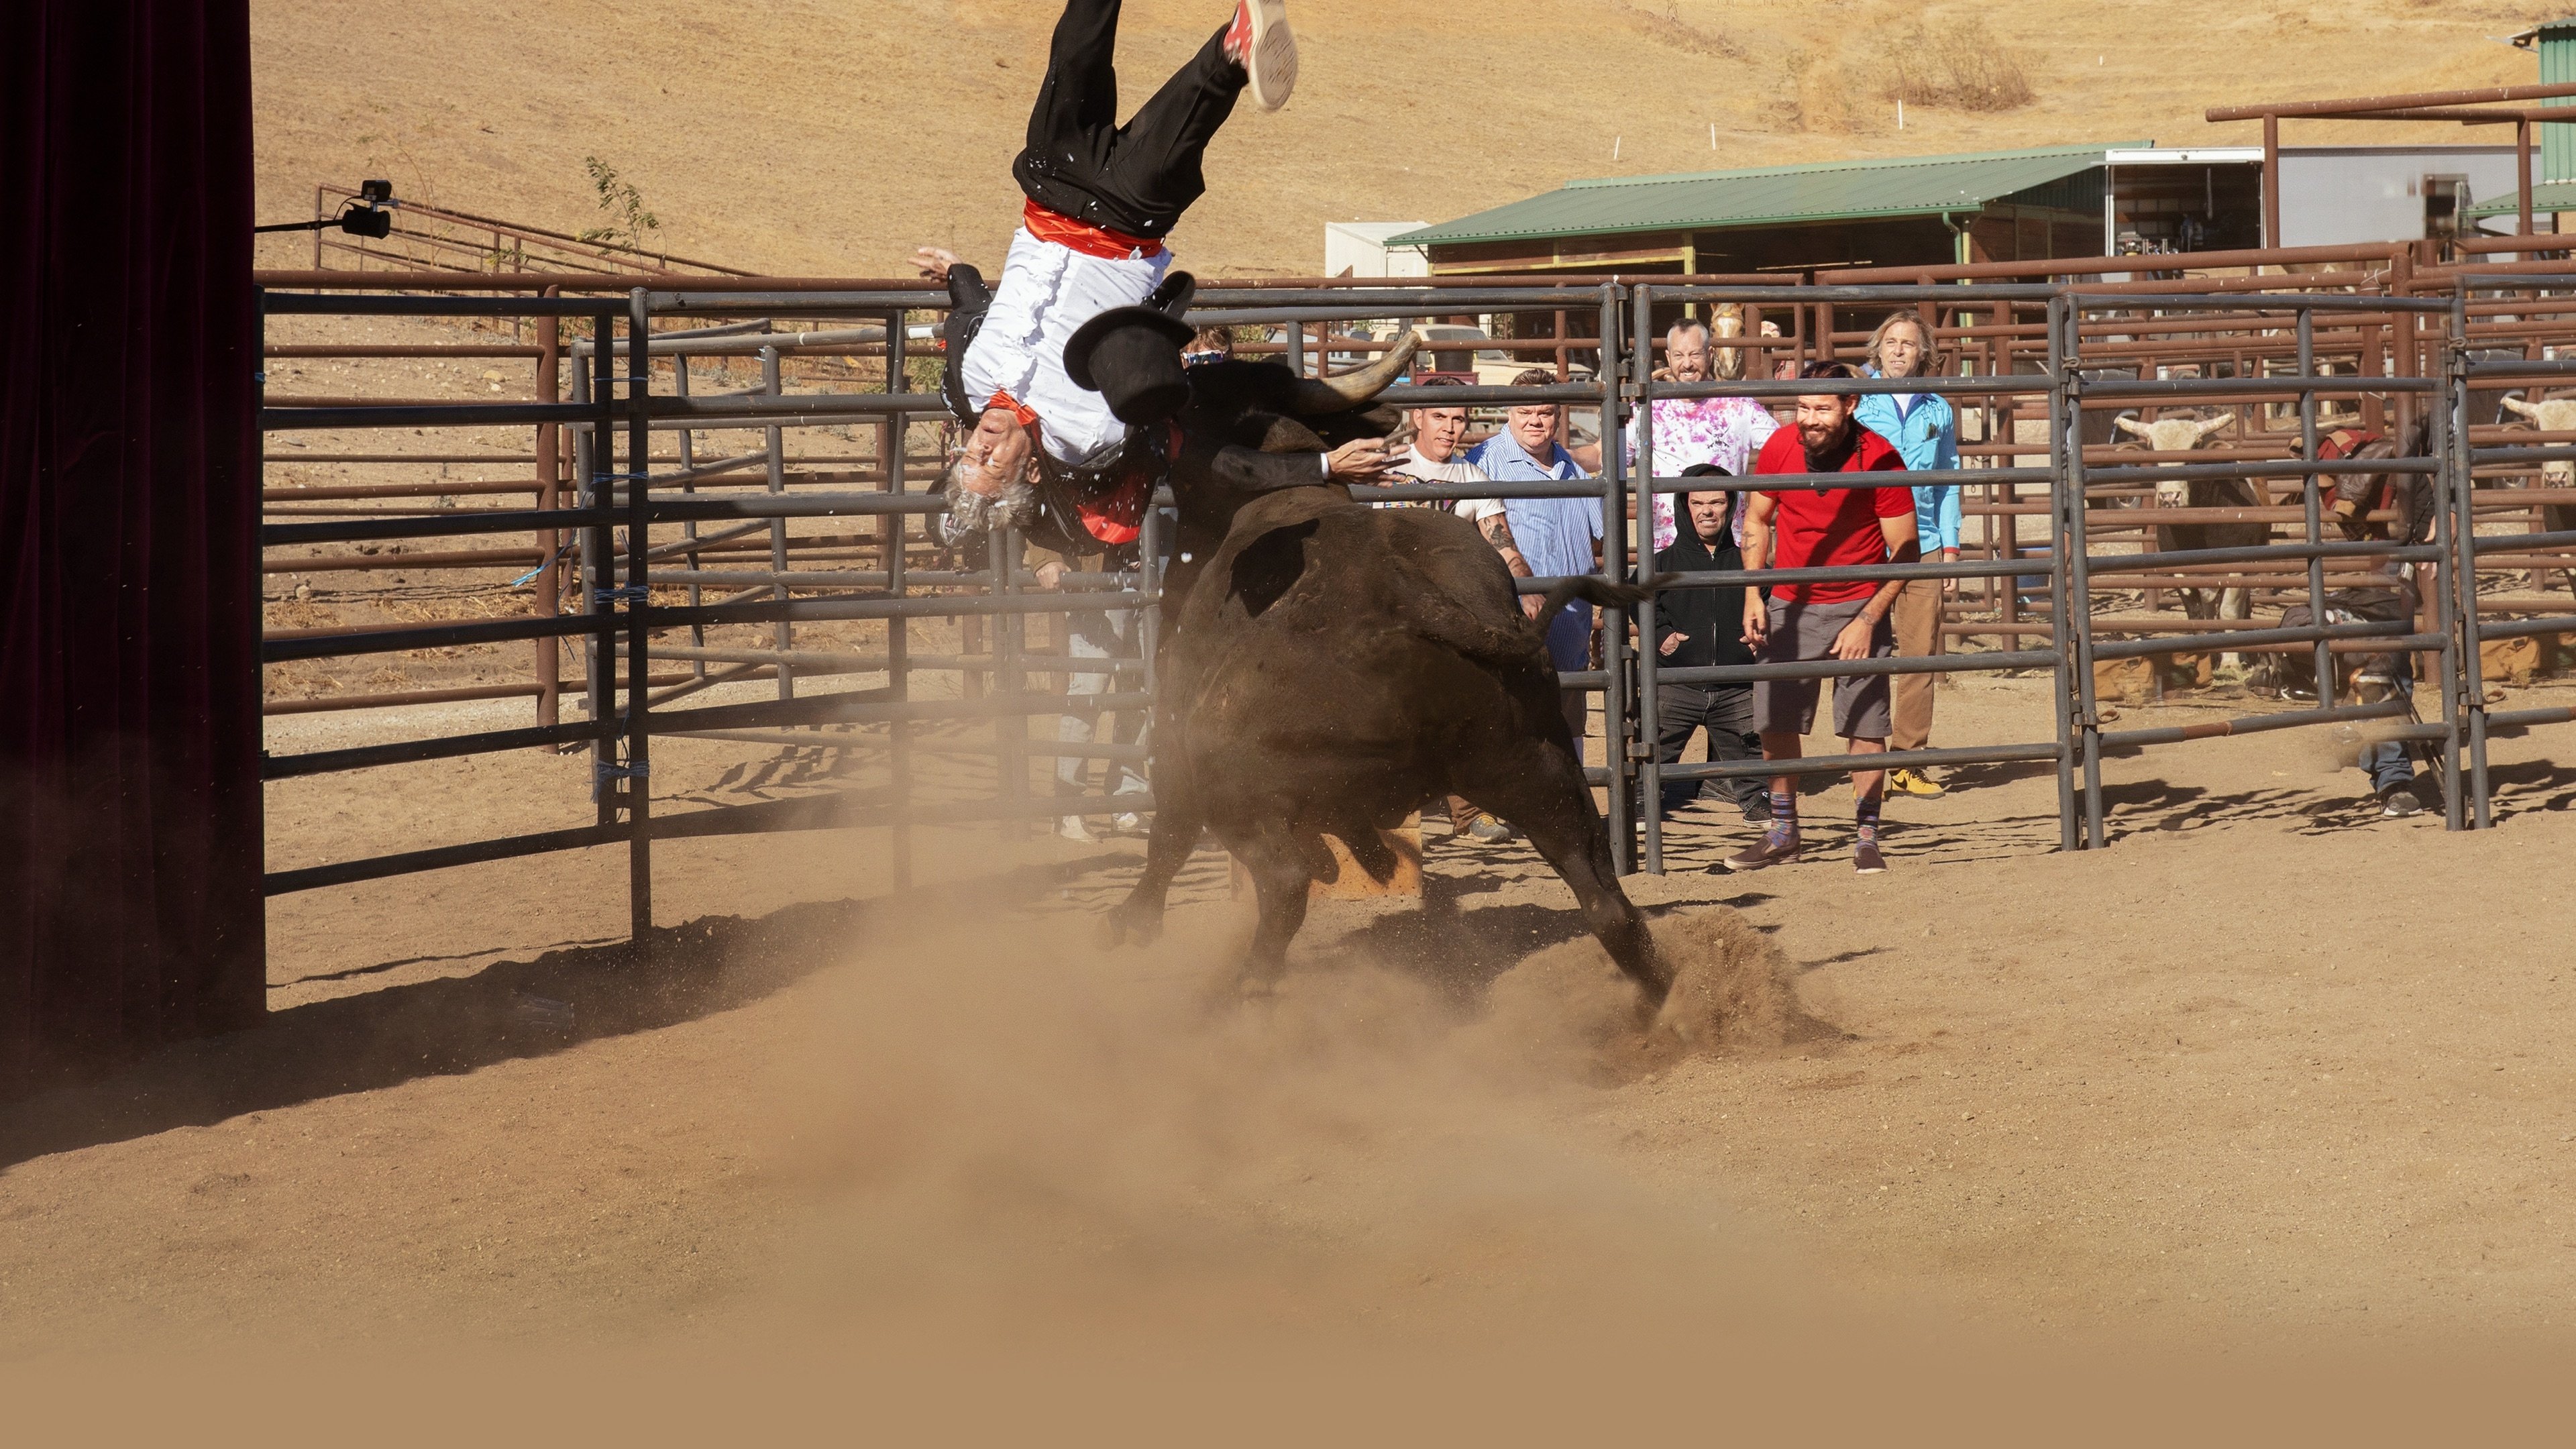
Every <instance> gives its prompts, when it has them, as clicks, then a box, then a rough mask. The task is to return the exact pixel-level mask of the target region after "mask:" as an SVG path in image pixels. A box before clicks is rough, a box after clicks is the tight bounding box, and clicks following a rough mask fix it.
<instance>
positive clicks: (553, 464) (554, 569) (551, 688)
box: [535, 287, 563, 751]
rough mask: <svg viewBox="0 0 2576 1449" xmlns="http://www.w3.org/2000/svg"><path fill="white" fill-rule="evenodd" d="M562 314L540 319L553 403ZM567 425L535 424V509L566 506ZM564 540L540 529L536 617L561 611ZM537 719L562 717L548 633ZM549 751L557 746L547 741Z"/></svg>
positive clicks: (544, 385) (540, 345)
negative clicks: (559, 555)
mask: <svg viewBox="0 0 2576 1449" xmlns="http://www.w3.org/2000/svg"><path fill="white" fill-rule="evenodd" d="M538 295H539V296H542V297H546V298H554V297H560V296H562V295H563V289H562V288H561V287H548V288H546V289H545V290H544V291H543V292H541V293H539V294H538ZM562 368H563V319H562V318H560V317H557V316H555V315H554V314H552V313H548V314H547V315H545V316H543V317H540V318H538V319H537V401H539V402H541V403H553V402H555V401H557V397H556V394H558V393H559V392H561V391H562V390H563V376H562ZM562 431H563V428H562V425H561V424H559V423H539V424H537V511H539V512H541V513H550V512H552V511H554V510H555V509H556V508H558V507H560V506H562V505H561V503H560V501H559V499H558V497H557V495H558V494H559V493H560V492H561V490H562V488H563V468H562V455H561V451H560V450H561V448H562V444H561V443H560V442H558V441H557V438H558V435H559V434H561V432H562ZM560 546H561V542H560V540H559V539H558V538H557V536H556V534H555V531H554V530H553V529H545V530H542V531H540V532H539V533H538V534H537V558H538V563H537V606H536V612H537V617H538V618H540V619H553V618H558V617H561V615H562V613H563V578H562V575H561V573H560V572H559V566H558V565H557V563H556V561H555V553H556V550H557V549H558V548H559V547H560ZM535 648H536V655H537V658H536V665H537V723H538V724H539V725H542V726H545V727H547V728H552V727H553V726H555V725H557V724H560V723H562V722H563V641H562V640H561V639H556V638H552V637H549V638H544V639H540V640H538V641H537V642H536V645H535ZM545 748H546V749H547V750H549V751H551V750H552V749H553V748H554V747H553V746H551V745H549V746H546V747H545Z"/></svg>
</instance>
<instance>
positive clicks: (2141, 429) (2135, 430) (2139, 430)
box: [2111, 417, 2148, 438]
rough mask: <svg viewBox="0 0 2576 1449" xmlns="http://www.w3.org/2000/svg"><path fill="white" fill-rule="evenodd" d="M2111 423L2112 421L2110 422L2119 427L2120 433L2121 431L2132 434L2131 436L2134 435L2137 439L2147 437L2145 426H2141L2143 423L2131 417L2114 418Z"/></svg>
mask: <svg viewBox="0 0 2576 1449" xmlns="http://www.w3.org/2000/svg"><path fill="white" fill-rule="evenodd" d="M2111 421H2112V422H2115V423H2117V424H2119V425H2120V431H2122V432H2124V433H2129V434H2133V435H2135V436H2137V437H2141V438H2143V437H2146V436H2148V433H2147V429H2146V425H2145V424H2143V423H2140V422H2139V421H2138V420H2137V419H2136V418H2132V417H2116V418H2113V419H2112V420H2111Z"/></svg>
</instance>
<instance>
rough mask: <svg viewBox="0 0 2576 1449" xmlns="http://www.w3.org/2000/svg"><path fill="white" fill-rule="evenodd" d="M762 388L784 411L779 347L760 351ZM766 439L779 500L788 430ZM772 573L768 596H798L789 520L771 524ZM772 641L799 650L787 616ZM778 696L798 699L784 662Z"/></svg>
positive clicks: (774, 430) (773, 429)
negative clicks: (790, 574)
mask: <svg viewBox="0 0 2576 1449" xmlns="http://www.w3.org/2000/svg"><path fill="white" fill-rule="evenodd" d="M760 385H761V387H762V388H763V389H764V390H765V391H767V392H768V394H769V399H770V404H771V406H773V407H777V408H781V409H783V408H785V406H786V402H785V397H786V390H785V389H784V388H783V387H782V386H781V385H780V374H779V368H778V349H777V348H776V347H764V348H762V349H760ZM765 436H766V438H767V448H766V451H767V452H768V454H769V458H768V462H769V492H770V495H771V496H772V497H776V496H778V495H780V494H783V493H785V492H786V491H787V430H786V429H785V428H783V427H781V426H779V425H778V424H777V423H771V424H770V425H769V427H768V430H767V432H766V434H765ZM769 571H770V572H771V573H773V574H776V575H777V576H778V582H776V583H774V584H772V585H770V591H769V596H770V597H771V598H773V599H775V600H777V601H778V602H779V603H782V604H784V603H786V602H787V601H788V600H789V599H791V598H793V597H795V596H794V595H793V594H792V593H790V592H789V591H788V588H787V520H786V519H785V518H784V517H780V518H773V519H771V520H770V521H769ZM770 642H771V644H772V646H773V647H775V648H776V649H777V650H778V651H779V652H780V653H782V654H783V653H785V652H786V651H788V650H790V649H793V648H795V647H796V626H795V625H794V624H793V623H791V622H789V621H788V619H787V616H786V615H785V614H784V613H782V614H780V615H779V618H778V624H777V627H776V628H775V629H774V630H772V631H771V641H770ZM778 697H779V699H780V700H782V701H784V700H790V699H794V698H795V697H796V671H795V670H794V669H793V668H792V667H790V666H789V664H788V663H787V661H786V660H784V659H781V660H779V661H778Z"/></svg>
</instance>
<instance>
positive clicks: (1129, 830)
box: [1109, 810, 1145, 835]
mask: <svg viewBox="0 0 2576 1449" xmlns="http://www.w3.org/2000/svg"><path fill="white" fill-rule="evenodd" d="M1109 828H1110V829H1112V830H1115V831H1117V832H1118V833H1119V834H1121V835H1135V834H1137V833H1139V832H1141V831H1142V830H1144V828H1145V821H1144V819H1143V818H1142V817H1141V816H1139V815H1137V813H1136V812H1135V811H1133V810H1130V811H1128V812H1127V813H1126V814H1124V815H1118V816H1113V817H1111V819H1110V821H1109Z"/></svg>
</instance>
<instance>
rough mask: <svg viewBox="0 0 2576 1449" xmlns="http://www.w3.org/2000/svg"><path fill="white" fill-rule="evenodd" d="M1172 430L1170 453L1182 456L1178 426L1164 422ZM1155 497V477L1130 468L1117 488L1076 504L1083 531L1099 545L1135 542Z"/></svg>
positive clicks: (1141, 532)
mask: <svg viewBox="0 0 2576 1449" xmlns="http://www.w3.org/2000/svg"><path fill="white" fill-rule="evenodd" d="M1164 426H1165V427H1167V428H1169V429H1171V439H1172V452H1171V455H1172V456H1173V457H1175V458H1177V457H1179V456H1180V455H1181V425H1180V424H1178V423H1165V424H1164ZM1153 498H1154V475H1153V472H1152V470H1150V469H1145V468H1134V469H1130V470H1129V471H1128V472H1127V473H1125V474H1124V475H1122V476H1121V477H1120V478H1119V480H1118V484H1117V486H1116V487H1114V488H1112V489H1110V490H1109V491H1108V492H1106V493H1103V494H1101V495H1100V496H1099V497H1098V498H1095V499H1093V500H1091V501H1090V502H1088V503H1081V504H1076V505H1075V506H1074V511H1075V512H1076V513H1079V514H1080V515H1082V527H1083V531H1084V532H1086V533H1089V534H1090V535H1091V536H1092V537H1093V538H1096V539H1098V540H1100V541H1101V542H1102V543H1105V544H1109V545H1111V546H1113V547H1114V546H1116V545H1118V544H1122V543H1134V542H1135V541H1136V540H1137V539H1138V538H1139V537H1141V536H1142V535H1143V534H1144V532H1145V509H1146V507H1147V506H1148V505H1149V504H1151V503H1152V501H1153Z"/></svg>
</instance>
